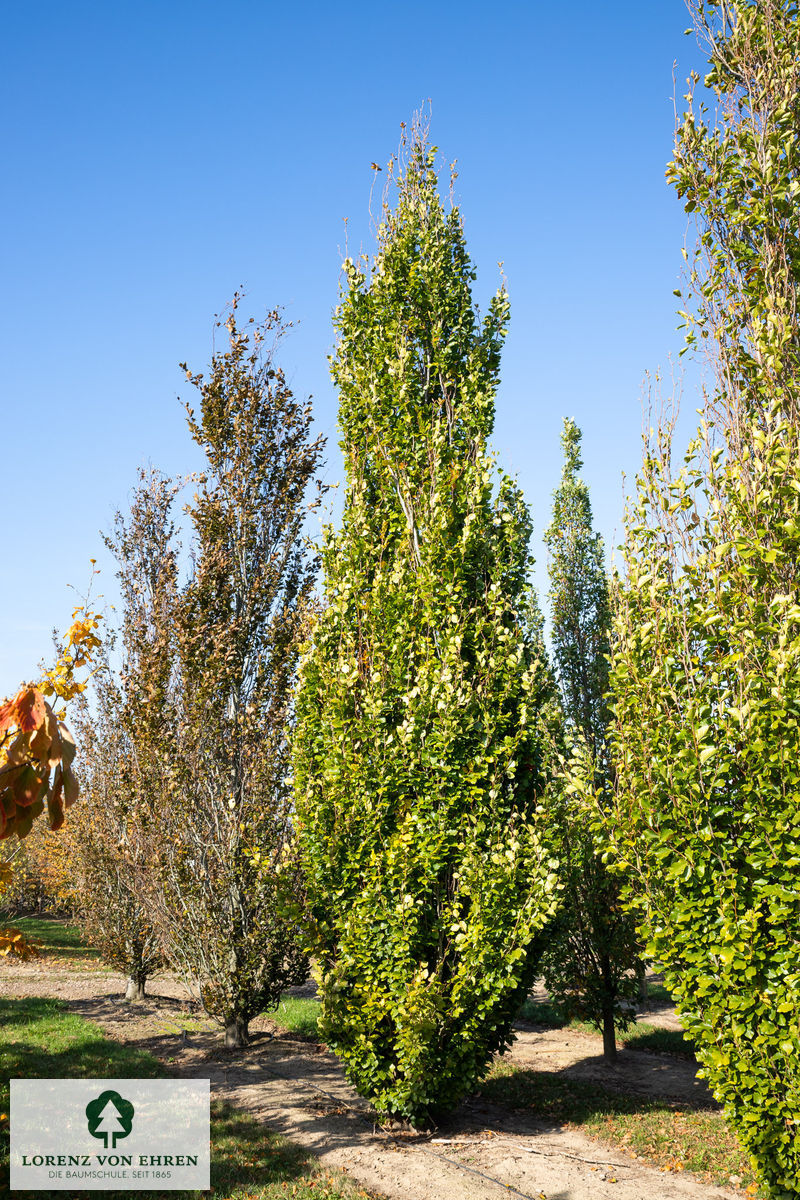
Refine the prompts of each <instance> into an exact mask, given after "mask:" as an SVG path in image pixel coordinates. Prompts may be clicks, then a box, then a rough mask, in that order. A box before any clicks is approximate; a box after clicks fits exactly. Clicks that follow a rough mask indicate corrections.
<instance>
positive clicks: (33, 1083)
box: [9, 1079, 211, 1192]
mask: <svg viewBox="0 0 800 1200" xmlns="http://www.w3.org/2000/svg"><path fill="white" fill-rule="evenodd" d="M87 1110H88V1111H87ZM9 1118H10V1125H11V1189H12V1191H15V1190H31V1191H50V1192H56V1191H73V1192H74V1191H79V1190H87V1191H88V1190H95V1191H101V1190H102V1191H107V1190H112V1189H113V1190H117V1189H118V1190H120V1191H122V1190H125V1189H130V1190H131V1191H167V1190H180V1189H187V1190H193V1189H194V1190H200V1191H203V1190H206V1189H207V1188H208V1187H209V1186H210V1178H209V1172H210V1157H211V1156H210V1133H209V1130H210V1085H209V1081H208V1080H207V1079H186V1080H183V1079H182V1080H178V1079H12V1080H11V1105H10V1112H9Z"/></svg>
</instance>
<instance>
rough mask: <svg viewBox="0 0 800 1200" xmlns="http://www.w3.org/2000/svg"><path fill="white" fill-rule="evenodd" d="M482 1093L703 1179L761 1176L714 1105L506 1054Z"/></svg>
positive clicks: (744, 1180)
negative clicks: (611, 1085) (591, 1079)
mask: <svg viewBox="0 0 800 1200" xmlns="http://www.w3.org/2000/svg"><path fill="white" fill-rule="evenodd" d="M481 1094H482V1096H484V1097H485V1098H486V1099H487V1100H492V1101H495V1102H497V1103H501V1104H505V1105H507V1106H509V1107H511V1108H516V1109H526V1110H528V1111H529V1112H530V1113H531V1114H532V1115H533V1116H535V1117H536V1118H538V1119H540V1120H544V1121H549V1122H552V1123H553V1124H556V1125H570V1126H574V1127H579V1128H580V1130H581V1131H582V1132H583V1133H585V1134H587V1135H588V1136H589V1137H593V1138H597V1139H600V1140H602V1141H605V1142H609V1143H610V1144H611V1145H613V1146H617V1147H621V1148H622V1149H624V1150H627V1151H628V1152H629V1153H631V1154H633V1155H638V1156H639V1157H640V1158H642V1159H644V1160H645V1161H647V1162H648V1163H650V1164H652V1165H653V1166H657V1167H663V1168H665V1169H667V1170H672V1171H691V1172H693V1173H694V1174H696V1175H698V1176H699V1177H700V1179H702V1180H703V1182H704V1183H709V1184H714V1185H716V1186H718V1187H724V1186H728V1185H729V1177H730V1176H731V1175H738V1176H739V1177H740V1179H741V1186H742V1187H747V1186H749V1185H751V1184H753V1183H755V1177H754V1175H753V1172H752V1169H751V1167H750V1162H749V1159H748V1158H747V1155H746V1154H745V1153H744V1151H743V1150H742V1149H741V1147H740V1145H739V1143H738V1141H737V1139H736V1135H735V1134H734V1133H733V1132H732V1130H730V1129H729V1128H728V1126H727V1125H726V1123H725V1121H724V1120H723V1118H722V1115H721V1113H719V1112H718V1111H716V1110H712V1109H699V1108H680V1107H679V1106H676V1105H673V1104H671V1103H668V1102H666V1101H663V1100H656V1099H650V1098H648V1097H642V1096H632V1095H630V1094H629V1093H621V1092H612V1091H609V1090H606V1089H605V1088H602V1087H600V1086H599V1085H596V1084H593V1083H585V1082H583V1081H580V1080H573V1079H565V1078H564V1077H563V1076H562V1075H560V1074H555V1073H552V1072H548V1071H531V1070H522V1069H520V1068H518V1067H514V1066H512V1065H511V1064H510V1063H505V1062H503V1061H502V1060H501V1061H500V1062H497V1063H495V1064H494V1066H493V1068H492V1070H491V1073H490V1074H489V1076H488V1078H487V1079H486V1080H485V1082H484V1083H483V1085H482V1087H481Z"/></svg>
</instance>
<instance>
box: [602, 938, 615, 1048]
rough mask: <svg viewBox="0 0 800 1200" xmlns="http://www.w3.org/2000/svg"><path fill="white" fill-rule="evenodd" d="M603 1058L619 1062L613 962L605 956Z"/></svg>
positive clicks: (603, 966)
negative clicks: (615, 1025) (612, 971)
mask: <svg viewBox="0 0 800 1200" xmlns="http://www.w3.org/2000/svg"><path fill="white" fill-rule="evenodd" d="M602 969H603V984H604V987H603V1058H604V1059H605V1060H606V1062H607V1063H614V1062H616V1061H617V1039H616V1034H615V1030H614V1000H615V998H616V997H615V989H614V986H613V983H612V976H611V960H610V959H609V957H608V955H607V954H605V955H603V959H602Z"/></svg>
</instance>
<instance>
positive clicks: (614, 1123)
mask: <svg viewBox="0 0 800 1200" xmlns="http://www.w3.org/2000/svg"><path fill="white" fill-rule="evenodd" d="M16 923H17V925H18V926H20V927H22V928H24V930H25V932H26V934H27V935H28V936H29V937H31V938H32V939H36V940H37V941H38V944H39V947H40V956H39V957H38V958H36V959H33V960H31V961H30V962H28V963H18V962H3V963H2V965H0V992H1V993H2V1000H0V1010H1V1011H0V1016H1V1017H2V1020H1V1021H0V1024H1V1026H2V1040H1V1041H0V1080H2V1081H3V1086H4V1087H5V1086H7V1083H6V1081H7V1080H8V1079H9V1078H11V1077H15V1076H16V1077H19V1076H23V1077H25V1076H27V1077H37V1076H43V1077H44V1076H70V1075H73V1074H74V1075H76V1076H91V1075H98V1076H103V1075H105V1076H115V1075H116V1076H121V1077H123V1078H124V1077H127V1076H128V1075H130V1076H131V1077H147V1076H157V1075H163V1074H175V1075H182V1076H198V1077H209V1078H211V1080H212V1089H213V1092H212V1094H213V1096H214V1109H213V1118H212V1147H213V1157H212V1185H213V1194H214V1196H215V1197H227V1198H229V1200H239V1197H244V1196H245V1195H247V1196H254V1197H264V1198H267V1197H273V1196H275V1197H277V1196H282V1195H286V1194H289V1195H293V1196H299V1197H306V1196H309V1197H311V1196H313V1197H329V1198H330V1200H334V1198H336V1197H340V1196H341V1197H342V1198H343V1200H345V1198H347V1197H353V1198H355V1197H366V1196H367V1195H370V1196H381V1195H384V1196H392V1197H394V1196H396V1197H400V1196H403V1197H411V1198H412V1200H423V1197H427V1196H442V1197H449V1196H452V1197H454V1198H455V1197H459V1196H474V1197H486V1198H487V1200H490V1198H491V1197H493V1196H494V1195H499V1194H500V1192H501V1191H504V1192H505V1193H506V1194H511V1195H518V1196H523V1197H533V1198H535V1200H542V1197H546V1198H547V1200H561V1198H564V1200H566V1198H567V1197H569V1200H582V1198H583V1197H586V1200H588V1198H589V1197H596V1196H599V1197H604V1196H617V1197H623V1198H625V1200H633V1198H634V1197H636V1198H639V1197H641V1198H644V1197H648V1196H656V1195H658V1196H659V1197H662V1196H663V1197H666V1198H672V1197H674V1198H677V1197H698V1198H701V1197H712V1196H718V1197H722V1196H728V1197H733V1196H738V1197H742V1196H747V1195H750V1196H753V1195H758V1194H759V1193H758V1192H757V1191H756V1189H755V1187H754V1185H753V1180H752V1175H751V1173H750V1170H749V1167H748V1165H747V1162H746V1160H745V1157H744V1155H743V1154H742V1153H741V1151H740V1149H739V1147H738V1145H737V1142H736V1139H735V1137H734V1135H733V1134H732V1133H731V1132H730V1131H729V1130H728V1128H727V1126H726V1125H725V1123H724V1121H723V1119H722V1117H721V1115H720V1113H719V1110H718V1107H717V1106H716V1105H715V1103H714V1101H713V1099H712V1098H711V1097H710V1096H709V1094H708V1092H707V1091H706V1089H705V1088H704V1086H703V1085H702V1084H701V1083H700V1082H699V1081H697V1080H696V1079H695V1065H696V1064H695V1063H694V1061H693V1059H692V1057H691V1050H690V1048H689V1047H687V1045H686V1043H685V1042H683V1039H682V1035H681V1034H680V1031H679V1030H678V1029H676V1028H675V1026H676V1024H677V1022H676V1019H675V1017H674V1012H673V1010H672V1006H671V1001H670V999H669V996H668V995H667V994H666V993H665V992H664V991H663V989H659V988H658V987H657V986H656V987H655V988H652V989H651V996H650V1010H649V1011H648V1012H647V1013H645V1014H643V1018H642V1020H641V1021H640V1022H638V1023H637V1025H636V1027H635V1028H634V1029H633V1030H632V1031H630V1033H629V1035H628V1036H627V1037H626V1038H625V1039H623V1040H622V1041H621V1042H620V1051H619V1057H618V1061H617V1064H616V1066H614V1067H609V1066H608V1065H607V1064H605V1063H604V1061H603V1058H602V1053H601V1052H602V1042H601V1039H600V1038H599V1036H598V1035H597V1034H596V1033H593V1032H590V1031H589V1027H587V1026H586V1025H585V1024H583V1023H581V1022H571V1023H569V1024H565V1023H564V1022H563V1020H562V1019H561V1018H560V1016H559V1013H558V1011H557V1010H556V1009H554V1006H553V1005H552V1004H550V1003H549V1002H548V1001H547V999H546V997H544V996H542V995H541V993H539V992H537V993H536V994H534V996H532V998H531V1000H530V1001H528V1002H527V1004H526V1006H525V1008H524V1011H523V1013H522V1014H521V1019H520V1021H519V1022H518V1023H517V1041H516V1043H515V1045H514V1048H513V1050H512V1051H511V1053H510V1054H509V1055H507V1056H505V1057H504V1058H502V1059H500V1060H498V1061H497V1062H496V1063H495V1065H494V1067H493V1069H492V1070H491V1072H490V1074H489V1076H488V1078H487V1079H486V1080H485V1082H484V1083H483V1085H482V1086H481V1088H480V1089H479V1090H478V1091H477V1092H476V1093H474V1094H473V1095H472V1096H470V1097H469V1098H468V1099H467V1101H466V1102H465V1103H464V1104H462V1105H461V1106H460V1108H459V1109H458V1110H457V1112H456V1113H454V1114H453V1116H452V1117H451V1118H450V1119H449V1120H448V1121H447V1122H446V1123H445V1124H442V1125H440V1127H439V1128H438V1129H435V1130H433V1131H427V1132H424V1133H420V1132H416V1131H414V1130H412V1129H411V1128H410V1127H406V1126H404V1125H402V1124H401V1123H399V1122H392V1123H384V1125H383V1126H381V1125H380V1124H378V1123H377V1122H376V1121H375V1119H374V1116H373V1114H372V1113H371V1112H370V1110H369V1107H368V1105H367V1104H366V1103H365V1102H364V1101H363V1100H361V1099H360V1098H359V1097H358V1096H357V1095H356V1093H355V1092H354V1091H353V1090H352V1089H351V1088H350V1087H349V1086H348V1085H347V1083H346V1082H345V1080H344V1078H343V1075H342V1072H341V1069H340V1067H339V1065H338V1063H337V1061H336V1059H335V1058H334V1057H333V1055H331V1054H330V1053H329V1052H328V1051H327V1050H326V1048H325V1047H324V1045H322V1044H321V1043H320V1041H319V1039H318V1035H317V1033H316V1013H317V1009H318V1002H317V1000H316V999H315V998H314V995H313V991H314V988H313V984H309V985H306V986H305V987H301V988H296V989H293V991H292V993H290V994H287V995H285V996H284V997H283V998H282V1000H281V1002H280V1004H279V1006H278V1008H277V1009H276V1010H275V1011H274V1012H271V1013H268V1014H265V1015H263V1016H262V1017H260V1018H258V1019H257V1020H256V1021H255V1022H254V1025H253V1031H254V1037H253V1041H252V1044H251V1045H250V1046H249V1047H248V1048H246V1049H244V1050H237V1051H235V1052H230V1051H226V1050H225V1049H224V1047H223V1046H222V1044H221V1039H220V1036H219V1031H218V1029H216V1028H215V1027H214V1026H213V1025H212V1024H211V1022H209V1021H208V1020H207V1019H206V1018H205V1017H204V1016H203V1014H202V1013H201V1012H200V1011H199V1010H198V1007H197V1005H196V1003H195V1002H193V1001H192V1000H191V998H190V997H188V996H187V994H186V992H185V990H184V989H183V988H182V987H181V986H180V985H179V984H178V983H177V982H176V981H175V980H174V979H173V978H172V977H171V976H170V975H168V974H165V975H163V976H161V977H158V978H156V979H155V980H153V981H152V983H151V987H150V992H151V994H149V995H148V997H147V998H146V999H145V1000H144V1001H142V1002H140V1003H137V1004H128V1003H125V1002H124V1001H122V999H121V996H122V990H123V983H124V981H123V979H122V977H121V976H119V975H117V974H116V973H114V972H110V971H107V970H103V969H102V968H100V965H99V964H97V963H95V965H94V966H92V965H90V964H91V963H92V962H93V961H94V960H93V959H91V957H90V954H89V952H87V950H86V948H85V947H84V946H83V945H82V943H81V941H80V938H79V936H78V934H77V931H75V930H74V929H72V928H71V927H70V926H69V925H68V924H66V923H65V922H64V921H60V920H49V919H46V918H42V919H39V918H37V919H33V918H30V919H22V920H18V921H17V922H16ZM87 959H89V962H88V963H87ZM657 1035H660V1036H661V1038H662V1039H663V1042H662V1046H663V1047H665V1049H664V1048H662V1049H661V1050H660V1051H659V1052H657V1053H656V1052H653V1051H652V1050H650V1049H639V1048H638V1047H639V1046H640V1045H642V1046H645V1047H647V1046H652V1045H653V1044H654V1039H657ZM672 1051H678V1053H673V1052H672ZM6 1103H7V1100H6V1095H3V1096H2V1097H0V1111H3V1112H5V1111H6Z"/></svg>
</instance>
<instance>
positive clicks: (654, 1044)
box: [619, 1021, 695, 1059]
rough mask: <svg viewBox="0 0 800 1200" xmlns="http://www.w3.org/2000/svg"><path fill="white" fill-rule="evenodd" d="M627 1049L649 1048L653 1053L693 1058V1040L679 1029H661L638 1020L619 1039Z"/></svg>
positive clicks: (658, 1026)
mask: <svg viewBox="0 0 800 1200" xmlns="http://www.w3.org/2000/svg"><path fill="white" fill-rule="evenodd" d="M619 1040H620V1041H621V1042H622V1045H623V1046H625V1048H626V1049H627V1050H649V1051H650V1052H651V1053H655V1054H672V1055H674V1056H675V1057H676V1058H688V1059H694V1057H695V1053H694V1042H693V1041H692V1039H691V1038H690V1037H687V1036H686V1035H685V1034H684V1033H682V1032H681V1030H680V1029H662V1028H661V1026H660V1025H650V1024H648V1022H647V1021H639V1022H638V1023H637V1024H636V1025H633V1026H632V1027H631V1028H630V1029H629V1030H628V1031H627V1032H626V1033H623V1034H622V1035H621V1037H620V1039H619Z"/></svg>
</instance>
